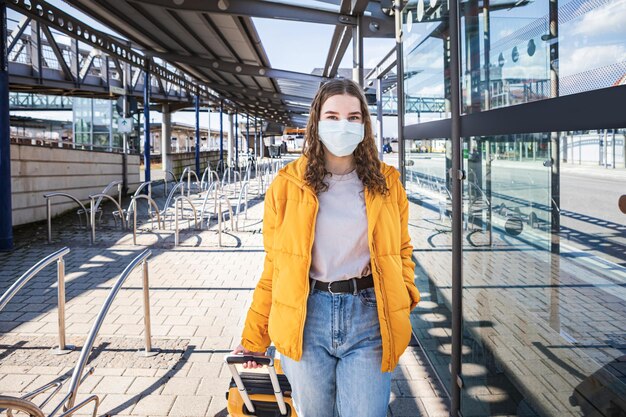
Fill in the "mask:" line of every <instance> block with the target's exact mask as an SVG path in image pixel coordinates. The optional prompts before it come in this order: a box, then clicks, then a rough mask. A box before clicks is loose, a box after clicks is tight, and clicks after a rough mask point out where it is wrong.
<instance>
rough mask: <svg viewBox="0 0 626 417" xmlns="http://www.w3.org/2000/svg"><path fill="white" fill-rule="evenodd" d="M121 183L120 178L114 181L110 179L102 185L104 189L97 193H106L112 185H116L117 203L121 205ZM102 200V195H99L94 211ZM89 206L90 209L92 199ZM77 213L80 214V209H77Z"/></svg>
mask: <svg viewBox="0 0 626 417" xmlns="http://www.w3.org/2000/svg"><path fill="white" fill-rule="evenodd" d="M122 183H123V181H121V180H115V181H111V182H110V183H109V184H108V185H107V186H106V187H104V189H103V190H102V191H101V192H100V193H99V194H108V193H109V191H110V190H111V188H113V187H114V186H116V185H117V194H118V200H119V205H120V206H121V205H122ZM101 202H102V197H100V198H99V199H98V201H97V202H96V211H98V207H97V206H99V205H100V203H101ZM91 204H92V205H91V207H90V208H89V209H90V210H92V207H93V201H92V202H91ZM77 213H78V215H80V214H82V213H80V209H79V210H78V212H77Z"/></svg>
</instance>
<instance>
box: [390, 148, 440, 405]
mask: <svg viewBox="0 0 626 417" xmlns="http://www.w3.org/2000/svg"><path fill="white" fill-rule="evenodd" d="M447 143H449V141H448V140H447V139H446V138H439V139H427V140H408V141H407V142H406V147H405V152H406V153H405V158H406V161H407V166H406V191H407V196H408V198H409V201H410V204H409V207H410V210H409V233H410V235H411V243H412V244H413V255H414V258H415V261H416V268H415V274H416V281H415V282H416V285H417V287H418V288H419V290H420V293H421V301H420V302H419V304H418V305H417V307H416V308H415V310H414V311H413V313H412V314H411V324H412V327H413V331H414V333H415V335H416V337H417V340H418V341H419V343H420V344H421V346H422V348H423V349H424V352H425V353H426V355H427V356H428V358H429V360H430V361H431V362H432V364H433V367H434V368H435V369H436V371H437V374H438V375H439V377H440V378H441V380H442V382H443V385H444V386H445V387H446V388H447V387H449V386H450V368H449V364H450V346H451V345H450V344H451V339H450V337H451V328H450V327H451V326H450V320H451V315H450V300H451V284H452V283H451V274H450V271H449V270H450V265H452V253H451V245H452V233H451V224H450V216H451V213H450V207H451V206H450V190H449V188H448V185H447V181H446V174H445V172H446V164H447V162H446V156H447V155H448V153H447V151H449V146H447ZM385 158H386V159H387V156H386V157H385ZM416 411H417V410H416Z"/></svg>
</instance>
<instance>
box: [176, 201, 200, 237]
mask: <svg viewBox="0 0 626 417" xmlns="http://www.w3.org/2000/svg"><path fill="white" fill-rule="evenodd" d="M183 201H187V202H188V203H189V205H190V206H191V208H192V210H193V220H194V222H195V224H196V229H198V215H197V213H196V206H194V204H193V202H192V201H191V199H190V198H189V197H185V196H184V195H183V196H178V197H176V199H175V200H174V217H175V223H176V229H175V232H174V247H176V246H178V211H179V210H180V217H181V220H182V217H183ZM179 202H180V204H179Z"/></svg>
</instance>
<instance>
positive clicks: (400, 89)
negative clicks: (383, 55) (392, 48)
mask: <svg viewBox="0 0 626 417" xmlns="http://www.w3.org/2000/svg"><path fill="white" fill-rule="evenodd" d="M393 3H394V8H395V18H396V74H397V84H396V95H397V99H398V165H399V166H398V170H399V171H400V180H401V181H402V185H403V186H404V187H406V164H405V159H406V155H405V154H404V56H403V51H402V1H401V0H394V2H393Z"/></svg>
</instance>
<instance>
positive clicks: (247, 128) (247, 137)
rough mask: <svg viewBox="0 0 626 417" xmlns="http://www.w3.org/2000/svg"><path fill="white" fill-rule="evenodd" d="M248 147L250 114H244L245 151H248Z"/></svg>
mask: <svg viewBox="0 0 626 417" xmlns="http://www.w3.org/2000/svg"><path fill="white" fill-rule="evenodd" d="M248 148H250V115H249V114H247V115H246V149H245V151H246V153H248Z"/></svg>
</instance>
